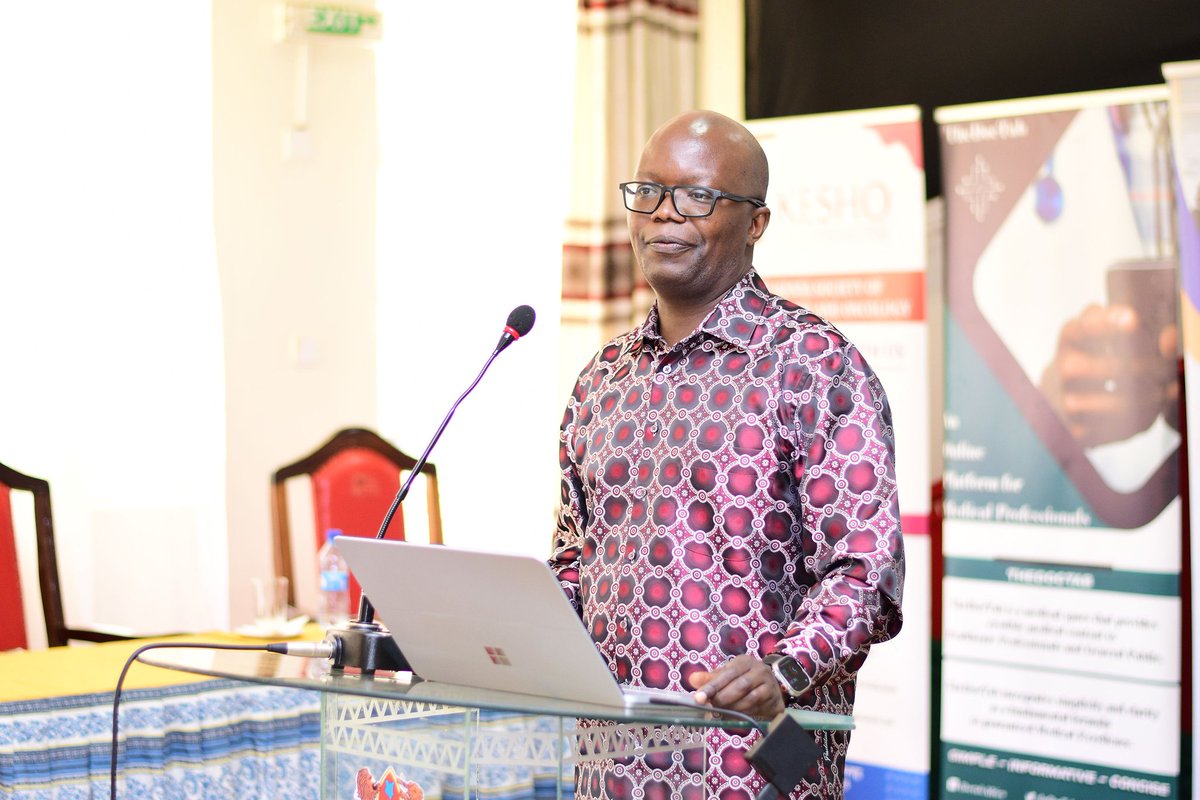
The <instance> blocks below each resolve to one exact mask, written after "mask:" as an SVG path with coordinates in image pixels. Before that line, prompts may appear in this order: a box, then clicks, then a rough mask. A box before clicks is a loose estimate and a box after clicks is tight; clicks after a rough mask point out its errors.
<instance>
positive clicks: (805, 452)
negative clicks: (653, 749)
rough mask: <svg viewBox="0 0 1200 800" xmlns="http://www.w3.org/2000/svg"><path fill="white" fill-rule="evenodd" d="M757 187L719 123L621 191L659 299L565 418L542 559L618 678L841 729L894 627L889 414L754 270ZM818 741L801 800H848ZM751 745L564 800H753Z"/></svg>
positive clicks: (841, 746)
mask: <svg viewBox="0 0 1200 800" xmlns="http://www.w3.org/2000/svg"><path fill="white" fill-rule="evenodd" d="M766 190H767V160H766V155H765V154H764V153H763V151H762V148H761V147H760V146H759V144H758V142H757V141H756V140H755V139H754V137H753V135H751V133H750V132H749V131H748V130H746V129H745V128H744V127H742V126H741V125H739V124H738V123H737V122H734V121H733V120H731V119H729V118H727V117H723V116H721V115H719V114H715V113H711V112H693V113H689V114H684V115H682V116H680V117H677V118H675V119H673V120H671V121H669V122H667V123H666V124H664V125H663V126H662V127H661V128H659V129H658V130H657V131H655V133H654V134H653V135H652V136H651V138H650V140H649V142H647V144H646V146H645V149H644V150H643V151H642V155H641V159H640V161H639V162H638V168H637V174H636V176H635V179H634V181H633V182H631V183H624V184H622V185H621V191H622V193H623V194H624V198H625V206H626V208H627V209H628V210H629V213H628V223H629V233H630V240H631V241H632V244H633V251H634V254H635V255H636V257H637V260H638V263H639V265H640V266H641V268H642V271H643V272H644V274H645V276H646V280H647V281H648V282H649V284H650V286H651V288H652V289H653V290H654V292H655V295H656V298H657V302H656V304H655V307H654V308H653V309H652V310H651V312H650V315H649V316H648V318H647V319H646V321H645V322H644V323H643V324H642V325H641V326H640V327H638V328H635V329H634V330H632V331H630V332H628V333H626V334H624V335H622V336H619V337H617V338H616V339H614V340H613V341H612V342H609V343H608V344H607V345H605V346H604V347H603V348H602V349H601V350H600V352H599V353H597V354H596V355H595V356H594V357H593V359H592V360H591V362H590V363H589V364H588V365H587V367H586V368H585V369H584V370H583V372H582V373H581V375H580V377H579V380H578V382H577V384H576V386H575V390H574V392H573V393H572V396H571V399H570V401H569V403H568V405H567V410H566V415H565V418H564V420H563V426H562V432H561V442H560V445H561V447H560V459H561V462H562V469H563V481H562V511H561V513H560V515H559V521H558V530H557V534H556V541H555V547H554V553H553V556H552V558H551V565H552V566H553V567H554V569H555V571H556V573H557V575H558V577H559V580H560V581H561V583H562V585H563V589H564V591H565V592H566V593H567V595H568V596H569V597H570V598H571V600H572V602H573V603H575V604H576V606H577V607H578V608H579V610H580V613H581V615H582V617H583V621H584V623H585V624H586V625H587V627H588V629H589V631H591V634H592V638H593V639H594V640H595V642H596V645H597V647H598V648H599V649H600V652H601V653H602V654H603V655H604V657H605V658H606V659H607V661H608V663H609V666H610V668H611V669H612V670H613V672H614V673H615V674H616V676H617V678H618V679H619V680H621V681H623V682H628V683H633V684H638V685H645V686H653V687H661V688H669V689H676V690H696V695H695V696H696V699H697V700H699V701H700V702H705V703H710V704H712V705H713V706H716V707H720V708H728V709H733V710H735V711H740V712H742V713H744V714H750V715H753V716H754V717H757V718H763V719H767V718H771V717H774V716H775V715H777V714H778V713H780V712H781V711H783V709H784V707H785V705H791V706H796V707H801V708H808V709H815V710H818V711H826V712H835V713H842V714H848V713H851V712H852V707H853V702H854V682H855V673H856V671H857V670H858V668H859V666H860V665H861V664H862V662H863V659H864V658H865V657H866V655H867V650H868V649H869V647H870V645H871V644H873V643H875V642H879V641H883V640H885V639H888V638H890V637H891V636H893V635H895V634H896V632H897V631H898V630H899V629H900V623H901V614H900V598H901V587H902V584H903V548H902V544H901V539H900V526H899V519H900V515H899V510H898V508H897V499H896V484H895V468H894V455H893V449H894V447H893V435H892V425H891V412H890V410H889V408H888V404H887V400H886V398H885V396H884V393H883V387H882V386H881V385H880V383H879V381H878V379H877V378H876V377H875V375H874V373H872V371H871V369H870V368H869V367H868V366H867V364H866V362H865V361H864V360H863V358H862V355H861V354H860V353H859V352H858V350H857V349H855V347H854V346H853V345H852V344H850V343H849V342H848V341H846V339H845V338H844V337H843V336H842V335H841V333H839V332H838V331H837V330H836V329H835V328H834V327H833V326H831V325H830V324H829V323H828V322H826V321H825V320H823V319H821V318H820V317H818V316H816V315H815V314H812V313H810V312H808V311H806V310H805V309H802V308H800V307H798V306H796V305H794V304H792V303H789V302H788V301H786V300H783V299H782V298H780V297H777V296H775V295H772V294H771V293H770V292H769V291H768V290H767V288H766V286H765V285H764V284H763V282H762V280H761V279H760V278H759V277H758V275H757V273H755V272H754V270H753V265H752V256H753V251H754V244H755V243H756V242H757V241H758V240H759V238H760V237H761V236H762V235H763V232H764V231H765V230H766V228H767V223H768V221H769V220H770V216H771V212H770V210H769V209H768V208H767V207H766V203H765V201H764V198H765V196H766ZM814 735H815V738H816V741H817V744H818V745H819V746H820V748H821V750H822V757H821V758H820V759H819V762H818V764H817V765H816V768H814V769H813V770H812V771H810V773H809V775H808V776H807V778H806V779H805V782H804V783H803V784H802V786H801V788H800V789H799V790H798V791H797V792H796V793H795V794H794V796H795V797H810V798H821V799H822V800H828V798H840V797H841V796H842V780H843V774H842V773H843V766H844V763H845V754H846V746H847V744H848V742H849V734H848V733H847V732H844V731H843V732H817V733H815V734H814ZM756 739H757V733H748V732H747V731H746V730H736V731H725V730H714V731H711V732H710V733H708V734H707V755H706V758H707V759H708V764H707V770H703V765H700V764H697V763H696V759H695V758H694V757H692V756H686V757H685V756H682V755H677V756H676V757H675V758H674V759H673V760H672V759H667V760H665V761H664V760H663V759H662V758H659V757H655V756H650V757H647V758H646V759H622V760H620V761H618V762H615V763H614V762H608V763H607V764H601V765H595V764H592V765H588V764H584V765H581V766H580V767H579V769H578V771H577V774H576V794H577V796H578V797H638V796H644V797H656V796H677V797H720V798H753V797H755V796H756V795H757V794H758V792H759V791H760V790H761V789H762V787H763V781H762V779H761V778H760V777H759V776H758V775H757V774H756V773H755V772H754V770H753V769H752V768H751V767H750V765H749V764H748V762H747V761H746V759H745V751H746V749H747V748H748V747H750V746H751V745H752V744H753V742H754V741H755V740H756ZM702 772H703V774H704V775H705V776H706V777H704V778H701V774H702Z"/></svg>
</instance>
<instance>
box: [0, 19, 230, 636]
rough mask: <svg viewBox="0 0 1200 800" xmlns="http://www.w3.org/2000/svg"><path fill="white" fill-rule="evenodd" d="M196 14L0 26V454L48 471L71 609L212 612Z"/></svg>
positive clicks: (208, 351)
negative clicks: (0, 81)
mask: <svg viewBox="0 0 1200 800" xmlns="http://www.w3.org/2000/svg"><path fill="white" fill-rule="evenodd" d="M137 20H145V21H146V22H147V24H146V27H144V28H139V27H138V26H137V25H133V24H131V21H137ZM209 27H210V17H209V10H208V7H207V5H206V4H202V3H186V4H178V5H171V6H169V7H164V6H161V5H160V4H158V3H155V2H149V1H148V0H126V1H125V2H121V3H117V4H111V3H110V4H95V3H90V2H86V1H84V0H67V2H63V3H60V4H57V5H56V7H55V14H54V19H53V22H47V21H46V20H44V19H38V18H36V16H35V17H27V18H24V19H23V20H22V21H20V22H14V23H13V24H9V25H3V26H0V74H3V75H4V76H5V79H4V81H3V89H2V90H0V104H2V111H0V116H2V117H3V119H4V124H3V125H0V176H2V177H0V226H2V230H3V235H2V236H0V340H2V341H3V342H4V347H3V348H0V380H2V381H3V393H2V398H3V399H2V401H0V402H2V406H0V408H2V410H3V413H0V460H3V461H4V462H5V463H7V464H8V465H9V466H11V467H13V468H15V469H17V470H19V471H22V472H26V473H30V474H33V475H35V476H37V477H42V478H45V479H47V480H49V481H50V484H51V493H52V500H53V504H54V511H55V522H56V527H57V540H58V558H59V570H60V575H61V577H62V585H63V594H64V602H65V606H66V614H67V621H68V623H73V624H77V625H82V624H87V623H93V622H105V623H117V624H124V625H126V626H129V627H133V628H138V629H143V630H156V629H157V630H161V629H173V628H176V627H188V628H192V627H198V628H203V627H208V626H211V625H213V624H216V623H218V622H219V621H222V620H223V619H224V618H225V585H226V583H225V580H226V573H225V568H224V567H225V535H224V533H225V525H224V519H223V518H224V493H223V484H224V443H223V440H222V431H223V429H224V408H223V396H224V385H223V380H224V378H223V374H222V367H221V353H222V332H221V327H220V313H221V305H220V303H221V300H220V296H219V292H218V285H217V278H216V270H215V260H214V257H213V242H212V217H211V208H212V205H211V203H212V193H211V189H210V187H211V167H212V154H211V139H210V130H211V128H210V125H211V122H210V119H211V113H210V111H211V107H210V98H211V80H212V76H211V66H210V52H211V36H210V31H209ZM27 530H28V532H29V534H30V536H31V535H32V527H31V526H30V527H28V528H27ZM23 544H24V545H26V546H25V548H24V550H25V553H26V555H28V556H29V557H30V558H28V559H27V564H30V565H32V549H31V542H28V541H25V542H24V543H23ZM35 575H36V572H33V573H28V572H27V573H26V574H25V576H24V577H23V580H22V585H23V587H24V588H25V589H26V590H29V589H32V590H33V594H34V596H35V597H36V587H37V583H36V577H35ZM39 613H40V612H39ZM39 626H40V621H39Z"/></svg>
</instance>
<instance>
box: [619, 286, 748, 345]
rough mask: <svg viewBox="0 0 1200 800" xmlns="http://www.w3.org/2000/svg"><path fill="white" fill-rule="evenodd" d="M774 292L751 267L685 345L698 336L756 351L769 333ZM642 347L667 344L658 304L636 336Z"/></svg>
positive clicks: (687, 338) (689, 335)
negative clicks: (768, 310) (768, 315)
mask: <svg viewBox="0 0 1200 800" xmlns="http://www.w3.org/2000/svg"><path fill="white" fill-rule="evenodd" d="M770 298H771V292H770V290H769V289H767V285H766V284H765V283H763V280H762V278H760V277H759V276H758V273H757V272H756V271H755V270H754V269H753V268H751V269H750V271H749V272H747V273H746V274H745V275H744V276H742V278H741V280H739V281H738V282H737V283H735V284H734V285H733V286H732V287H730V289H729V291H728V292H726V293H725V296H724V297H722V298H721V299H720V300H718V301H717V304H716V306H714V307H713V310H712V311H710V312H709V314H708V316H707V317H705V318H704V321H703V322H701V323H700V325H699V327H697V328H696V330H695V331H694V332H692V333H690V334H688V335H687V336H686V337H684V339H683V341H684V342H686V341H688V340H689V339H692V338H693V337H695V336H696V335H697V334H708V335H709V336H712V337H714V338H717V339H721V340H722V341H725V342H728V343H730V344H732V345H733V346H734V347H737V348H739V349H742V350H753V349H755V348H756V347H758V346H759V344H760V343H761V342H762V341H763V339H764V338H765V337H764V334H765V333H766V318H765V317H764V316H763V312H764V311H765V310H766V308H767V305H768V302H769V300H770ZM636 339H637V344H638V346H639V348H640V347H642V346H647V345H648V346H650V347H652V348H659V347H663V346H665V341H664V340H663V338H662V335H661V334H660V333H659V330H658V303H657V302H656V303H655V304H654V305H653V306H652V307H651V309H650V313H649V315H647V317H646V321H645V322H643V323H642V324H641V326H640V327H639V328H638V333H637V336H636Z"/></svg>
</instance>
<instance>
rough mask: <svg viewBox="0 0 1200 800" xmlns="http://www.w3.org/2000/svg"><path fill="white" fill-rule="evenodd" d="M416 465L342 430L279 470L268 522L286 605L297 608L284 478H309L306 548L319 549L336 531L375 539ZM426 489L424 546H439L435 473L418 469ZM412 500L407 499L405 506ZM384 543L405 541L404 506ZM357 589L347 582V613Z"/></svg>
mask: <svg viewBox="0 0 1200 800" xmlns="http://www.w3.org/2000/svg"><path fill="white" fill-rule="evenodd" d="M415 466H416V459H415V458H412V457H410V456H408V455H406V454H405V453H403V452H401V451H400V450H398V449H396V447H395V446H393V445H392V444H391V443H390V442H388V441H387V440H385V439H383V438H382V437H380V436H379V434H377V433H375V432H374V431H370V430H367V429H365V428H346V429H344V430H340V431H338V432H337V433H335V434H334V435H333V438H331V439H330V440H329V441H327V442H325V444H323V445H321V446H320V447H318V448H317V449H316V450H315V451H314V452H313V453H311V454H310V455H307V456H305V457H304V458H302V459H300V460H299V461H297V462H295V463H293V464H288V465H287V466H284V467H280V468H279V469H278V470H276V471H275V474H274V475H273V476H272V477H271V522H272V527H273V529H274V550H275V574H276V575H283V576H285V577H287V578H288V595H289V597H288V602H289V603H291V604H292V605H295V603H296V576H295V575H294V574H293V564H292V530H291V528H292V526H291V524H290V522H289V520H288V507H287V488H286V483H287V481H288V479H289V478H294V477H297V476H299V475H309V476H310V478H311V480H312V495H313V520H314V523H315V525H314V526H313V527H314V531H313V534H312V538H310V539H308V544H305V543H304V541H303V540H298V541H297V545H298V546H305V547H307V546H311V547H312V548H313V549H314V552H315V550H317V549H320V547H321V545H322V544H324V542H325V531H327V530H329V529H330V528H339V529H341V531H342V532H343V533H346V534H349V535H351V536H371V537H373V536H376V535H377V534H378V533H379V526H380V525H381V524H382V523H383V517H384V515H385V514H386V513H387V509H388V507H389V506H391V504H392V501H393V500H394V499H395V497H396V493H397V492H398V491H399V490H400V485H401V480H400V479H401V473H409V472H411V471H412V468H413V467H415ZM421 474H422V475H423V476H424V478H425V485H426V498H425V503H426V509H427V512H428V517H429V541H430V542H432V543H434V544H441V543H442V515H441V510H440V507H439V505H438V484H437V469H436V468H435V467H434V465H433V464H430V463H428V462H426V463H425V464H424V466H422V468H421ZM409 500H411V495H409V499H407V500H406V501H405V503H407V502H409ZM387 538H388V539H396V540H403V539H404V511H403V504H402V505H401V508H399V509H397V510H396V515H395V516H394V517H393V519H392V522H391V525H390V526H389V527H388V533H387ZM360 592H361V589H360V588H359V585H358V582H357V581H356V580H354V578H353V576H351V579H350V603H351V606H350V607H351V611H352V612H353V609H354V608H357V605H358V597H359V593H360Z"/></svg>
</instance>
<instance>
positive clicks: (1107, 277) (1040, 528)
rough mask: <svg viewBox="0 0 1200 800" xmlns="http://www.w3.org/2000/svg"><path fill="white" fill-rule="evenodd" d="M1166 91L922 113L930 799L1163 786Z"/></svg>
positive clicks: (1175, 668) (1172, 704)
mask: <svg viewBox="0 0 1200 800" xmlns="http://www.w3.org/2000/svg"><path fill="white" fill-rule="evenodd" d="M1166 99H1167V95H1166V90H1165V87H1146V88H1139V89H1125V90H1114V91H1107V92H1090V93H1086V94H1079V95H1064V96H1061V97H1046V98H1036V99H1030V100H1017V101H1005V102H1001V103H989V104H981V105H975V106H960V107H952V108H943V109H939V110H938V111H937V113H936V115H935V117H936V120H937V122H938V126H939V135H940V139H941V147H942V163H943V175H944V187H943V196H944V198H945V202H946V243H947V253H946V255H947V264H946V296H947V316H946V331H945V335H946V367H945V374H946V386H945V388H946V395H945V416H944V433H945V446H944V456H945V470H944V476H943V481H944V490H945V493H944V498H945V499H944V520H945V521H944V528H943V536H944V539H943V554H944V559H945V578H944V581H943V607H942V613H943V617H942V623H943V640H942V641H943V661H942V703H941V708H942V721H941V753H940V762H941V784H942V785H941V787H940V796H942V797H946V798H953V797H957V796H961V795H963V794H970V795H980V796H1001V795H1000V794H995V795H993V794H987V792H1003V793H1005V796H1007V797H1010V798H1011V797H1030V796H1033V797H1040V796H1043V795H1046V796H1051V795H1052V796H1058V797H1072V798H1076V800H1082V799H1083V798H1109V797H1145V796H1153V797H1178V792H1179V765H1180V745H1179V732H1180V731H1179V701H1180V635H1179V630H1180V619H1181V618H1180V599H1179V580H1180V537H1181V522H1182V520H1181V501H1180V491H1179V490H1180V486H1179V481H1180V466H1181V462H1182V458H1183V452H1182V442H1183V439H1182V436H1181V433H1180V429H1181V424H1180V396H1181V395H1180V389H1181V387H1180V377H1179V368H1178V365H1179V344H1180V333H1179V320H1178V313H1177V308H1178V285H1179V260H1178V255H1177V252H1176V240H1175V228H1176V226H1175V220H1174V216H1173V215H1174V207H1173V202H1172V194H1173V168H1172V162H1171V142H1170V134H1169V131H1168V125H1167V103H1166ZM981 793H983V794H981Z"/></svg>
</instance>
